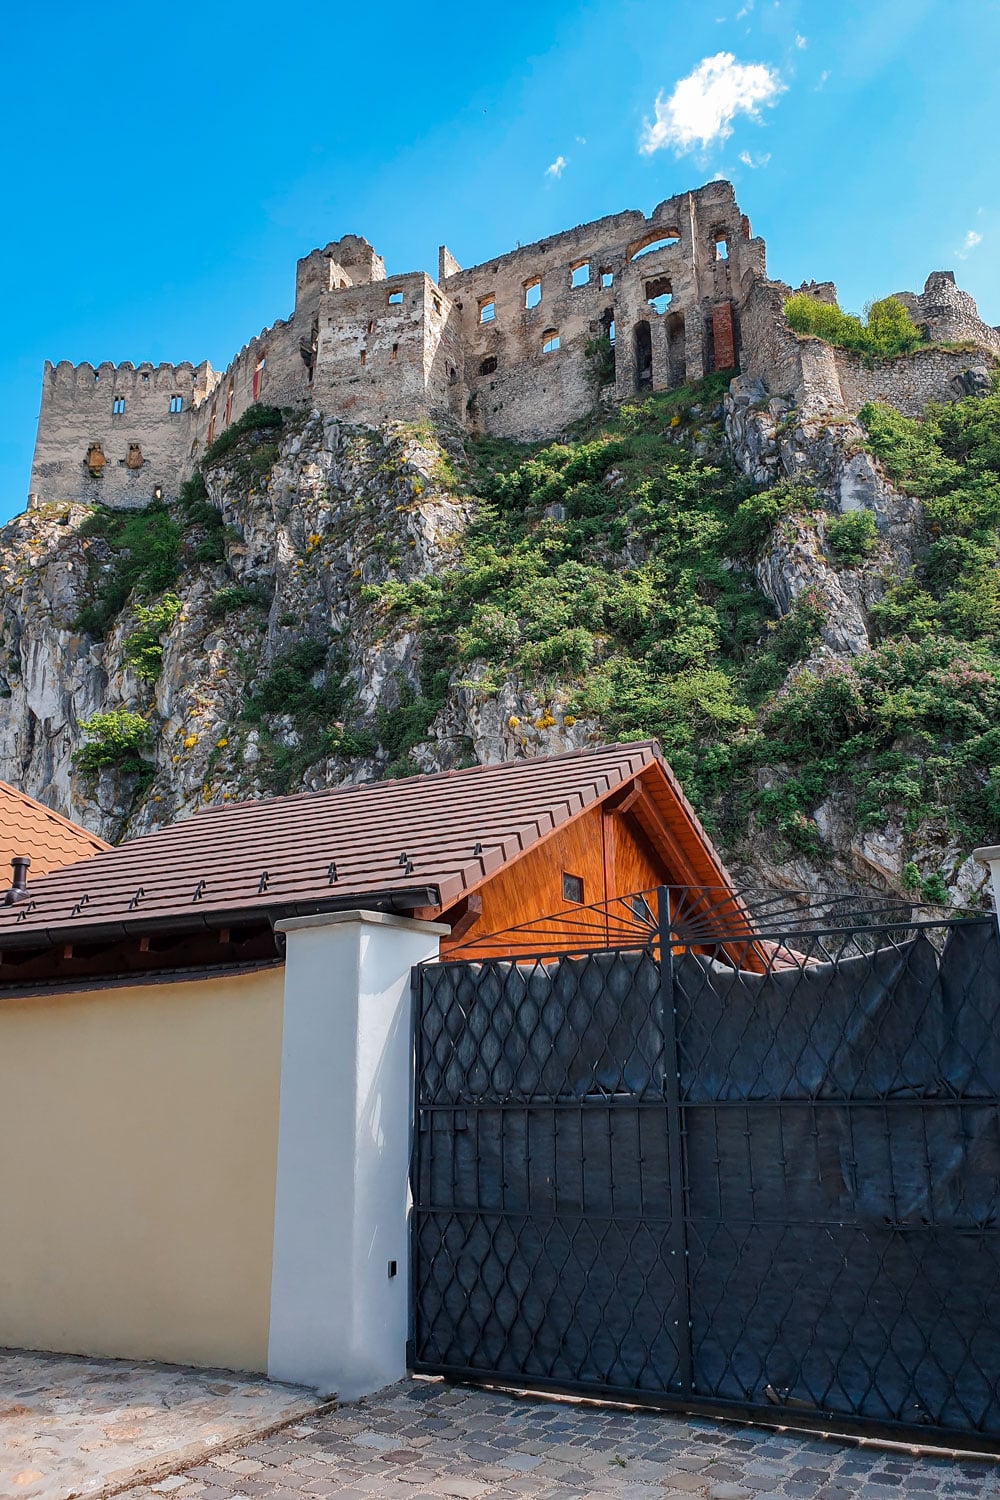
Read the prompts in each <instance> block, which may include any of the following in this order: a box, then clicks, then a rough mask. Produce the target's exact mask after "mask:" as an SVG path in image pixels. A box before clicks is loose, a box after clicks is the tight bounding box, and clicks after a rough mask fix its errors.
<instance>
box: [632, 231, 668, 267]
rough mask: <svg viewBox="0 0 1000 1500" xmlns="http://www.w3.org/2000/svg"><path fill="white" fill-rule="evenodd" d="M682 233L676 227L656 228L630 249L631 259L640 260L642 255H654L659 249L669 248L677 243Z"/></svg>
mask: <svg viewBox="0 0 1000 1500" xmlns="http://www.w3.org/2000/svg"><path fill="white" fill-rule="evenodd" d="M679 240H680V234H679V232H678V231H677V230H676V229H654V230H652V231H651V233H649V234H647V235H646V237H645V239H642V240H639V241H637V243H636V244H634V245H633V246H632V248H631V250H630V251H629V257H628V258H629V260H638V259H639V257H640V255H654V254H655V253H656V251H657V250H668V249H669V248H670V246H671V245H676V244H677V243H678V241H679Z"/></svg>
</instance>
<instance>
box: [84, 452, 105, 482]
mask: <svg viewBox="0 0 1000 1500" xmlns="http://www.w3.org/2000/svg"><path fill="white" fill-rule="evenodd" d="M84 463H85V464H86V465H87V468H88V469H89V470H90V472H91V474H92V475H93V477H94V478H95V479H96V478H97V477H98V475H99V474H100V473H101V470H102V469H103V468H104V465H105V464H106V463H107V459H106V458H105V457H104V449H103V448H102V447H101V445H100V443H91V445H90V447H89V448H88V449H87V457H86V458H85V459H84Z"/></svg>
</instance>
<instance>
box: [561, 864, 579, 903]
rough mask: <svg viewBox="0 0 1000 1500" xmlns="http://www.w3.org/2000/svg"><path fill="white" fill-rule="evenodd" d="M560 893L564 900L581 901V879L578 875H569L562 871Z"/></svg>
mask: <svg viewBox="0 0 1000 1500" xmlns="http://www.w3.org/2000/svg"><path fill="white" fill-rule="evenodd" d="M562 893H563V900H564V901H579V902H582V901H583V879H582V877H581V876H579V875H569V874H567V873H566V871H565V870H564V871H563V878H562Z"/></svg>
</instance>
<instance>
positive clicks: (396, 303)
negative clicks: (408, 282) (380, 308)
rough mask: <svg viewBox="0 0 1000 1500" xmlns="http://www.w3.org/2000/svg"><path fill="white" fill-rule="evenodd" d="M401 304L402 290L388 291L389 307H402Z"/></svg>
mask: <svg viewBox="0 0 1000 1500" xmlns="http://www.w3.org/2000/svg"><path fill="white" fill-rule="evenodd" d="M402 305H403V294H402V292H390V293H389V306H390V307H402Z"/></svg>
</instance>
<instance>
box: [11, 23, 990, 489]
mask: <svg viewBox="0 0 1000 1500" xmlns="http://www.w3.org/2000/svg"><path fill="white" fill-rule="evenodd" d="M6 41H7V48H6V52H7V57H8V68H7V70H6V74H5V79H4V94H5V101H4V102H5V106H6V108H5V113H6V118H7V122H8V129H7V132H6V133H5V143H4V148H5V149H4V154H5V157H6V161H5V163H4V184H5V189H6V191H5V203H6V208H7V215H6V220H7V231H6V234H5V235H4V237H3V240H2V245H0V255H2V257H3V279H4V285H5V288H6V308H5V333H6V337H5V338H4V340H3V346H2V349H0V413H2V415H0V519H5V518H6V517H8V516H10V515H12V514H14V513H16V512H17V511H19V510H20V509H22V507H23V504H24V501H25V497H26V493H27V485H28V472H29V467H30V461H31V450H32V445H33V441H34V427H35V421H36V417H37V411H38V401H39V394H40V379H41V369H42V362H43V360H44V359H46V358H50V359H53V360H58V359H70V360H73V361H74V362H75V361H79V360H84V359H89V360H92V361H95V362H97V361H99V360H102V359H111V360H114V361H120V360H125V359H128V360H132V361H133V362H135V363H138V362H139V361H140V360H142V359H151V360H154V361H159V360H170V361H179V360H182V359H190V360H192V361H198V360H201V359H205V358H207V359H210V360H211V361H212V363H213V364H214V365H215V366H216V368H217V369H222V368H224V367H225V365H226V363H227V362H228V360H229V359H230V358H231V357H232V355H233V354H235V353H236V351H237V350H238V349H239V347H240V345H241V344H242V343H244V342H245V340H246V339H247V338H248V337H249V336H251V335H252V334H253V333H255V332H258V331H259V330H260V328H262V327H263V326H265V325H266V324H268V323H270V322H272V321H273V320H274V319H275V318H276V317H281V316H287V314H288V313H289V312H290V310H291V304H292V296H293V287H294V271H295V261H296V259H297V257H298V256H300V255H302V254H304V253H305V252H306V251H308V250H309V249H311V248H312V247H313V246H316V245H322V244H325V243H326V242H327V241H329V240H331V239H334V238H337V237H339V236H340V235H341V234H344V233H347V232H354V233H358V234H363V235H365V236H367V238H368V239H370V240H371V241H372V242H373V243H374V244H375V246H376V248H377V249H378V250H379V251H380V252H381V254H382V255H384V257H385V259H386V264H387V267H388V268H389V270H390V271H405V270H414V269H418V268H422V269H426V270H428V271H430V272H431V273H432V274H433V273H434V271H435V268H436V265H437V246H438V244H439V242H440V241H441V240H444V241H446V242H447V244H448V245H449V246H450V248H451V249H452V251H453V253H454V254H455V255H456V256H457V258H458V259H459V261H461V262H462V263H463V264H464V265H472V264H475V263H476V262H477V261H481V260H484V259H487V258H488V257H490V256H492V255H495V254H497V253H498V252H501V251H503V250H505V249H507V248H509V247H511V246H513V245H514V244H515V243H516V242H517V241H521V242H522V243H526V242H528V241H531V240H534V239H538V238H539V237H541V236H543V235H546V234H549V233H551V232H553V231H556V230H559V229H562V228H568V227H570V226H571V225H573V224H577V223H581V222H584V221H586V220H588V219H594V218H597V217H599V216H600V215H602V214H606V213H613V212H616V211H618V210H620V209H623V208H640V209H643V210H645V211H646V212H648V211H649V210H650V209H651V208H652V207H653V205H654V204H655V203H657V202H659V201H660V200H661V199H663V198H666V197H669V196H670V195H672V194H673V193H677V192H681V191H683V190H685V189H687V188H689V187H696V186H698V185H699V184H700V183H702V182H705V181H707V180H708V179H709V178H711V177H714V176H717V175H722V176H725V177H729V178H731V179H732V180H733V181H734V182H735V184H736V190H737V195H738V198H739V200H740V202H741V205H742V207H743V209H744V211H745V212H746V213H748V214H749V216H750V219H751V222H752V224H753V227H754V231H755V233H758V234H762V235H763V236H764V237H765V239H766V240H767V244H768V265H769V269H770V273H771V274H772V275H773V276H777V277H780V278H782V279H784V280H787V281H790V282H793V283H796V284H797V283H798V282H799V281H800V280H802V279H803V278H809V277H815V278H816V279H817V280H825V279H832V280H834V281H836V282H837V284H838V287H839V290H840V299H841V304H842V306H844V307H846V308H849V309H850V310H854V311H856V310H860V308H861V306H862V304H863V303H864V302H865V301H867V300H868V299H870V298H871V297H875V296H882V295H885V294H886V293H888V292H890V291H895V290H900V289H903V288H913V289H919V288H920V287H921V286H922V285H923V282H924V279H925V277H926V275H927V273H928V272H929V271H931V270H935V269H940V268H951V269H954V270H955V271H956V273H957V275H958V279H959V282H960V284H962V285H964V286H965V287H966V288H967V289H968V290H969V291H971V292H972V294H973V295H974V296H975V297H976V298H977V300H978V302H979V306H980V311H981V313H982V314H983V316H984V317H985V319H986V320H987V322H990V323H994V324H997V323H1000V259H998V256H997V247H998V245H1000V193H998V174H1000V168H998V165H997V162H998V157H997V152H996V145H995V142H996V98H997V94H998V85H1000V61H998V59H1000V0H834V3H830V0H617V3H608V0H593V3H581V0H533V3H530V4H529V3H526V0H506V3H505V4H503V5H491V6H483V5H481V4H477V3H475V0H473V3H471V4H469V5H467V6H465V7H464V8H462V7H459V6H457V5H452V6H447V7H440V6H434V7H427V8H419V9H418V8H416V7H414V6H412V5H401V4H398V3H396V0H386V3H383V4H382V5H381V6H379V7H377V8H373V9H369V8H368V7H365V6H348V7H332V6H319V5H316V4H315V3H313V0H299V3H298V4H297V5H295V6H294V7H290V8H289V10H288V11H287V12H285V11H283V9H282V8H281V7H277V6H274V5H273V4H270V5H265V4H263V3H262V0H245V3H243V4H242V5H241V6H239V7H237V6H230V5H226V4H225V3H222V4H221V5H220V4H216V5H215V6H212V7H205V8H200V7H199V8H193V7H190V8H189V7H186V6H158V7H152V6H142V7H139V6H130V5H125V6H117V7H116V6H108V5H97V4H88V5H83V4H80V3H77V4H66V3H61V0H55V3H50V4H48V5H46V6H45V7H39V8H32V9H29V8H28V7H25V6H20V7H17V8H14V7H12V8H11V9H10V11H9V12H8V16H7V20H6Z"/></svg>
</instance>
